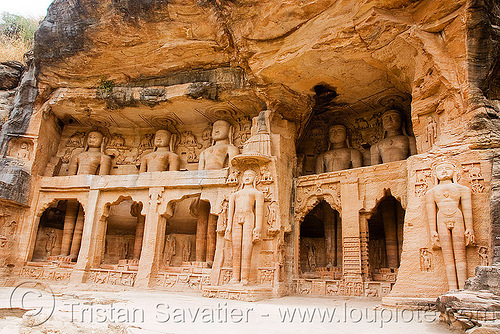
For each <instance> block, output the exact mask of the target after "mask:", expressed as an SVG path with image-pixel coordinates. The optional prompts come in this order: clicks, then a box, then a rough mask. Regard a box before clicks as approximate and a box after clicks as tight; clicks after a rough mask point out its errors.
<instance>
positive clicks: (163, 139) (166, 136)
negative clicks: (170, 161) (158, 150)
mask: <svg viewBox="0 0 500 334" xmlns="http://www.w3.org/2000/svg"><path fill="white" fill-rule="evenodd" d="M170 136H171V134H170V132H168V131H167V130H158V131H156V134H155V146H156V147H168V145H169V144H170Z"/></svg>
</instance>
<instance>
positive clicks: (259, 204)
mask: <svg viewBox="0 0 500 334" xmlns="http://www.w3.org/2000/svg"><path fill="white" fill-rule="evenodd" d="M263 221H264V194H263V193H261V192H260V191H259V192H257V194H256V195H255V229H254V231H253V241H258V240H260V238H261V233H262V223H263Z"/></svg>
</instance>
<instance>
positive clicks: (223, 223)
mask: <svg viewBox="0 0 500 334" xmlns="http://www.w3.org/2000/svg"><path fill="white" fill-rule="evenodd" d="M220 207H221V208H220V211H219V213H218V218H217V233H219V234H224V232H225V231H226V228H227V215H228V210H229V201H228V199H227V197H226V198H224V200H223V201H222V203H221V206H220Z"/></svg>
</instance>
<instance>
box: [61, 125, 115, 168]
mask: <svg viewBox="0 0 500 334" xmlns="http://www.w3.org/2000/svg"><path fill="white" fill-rule="evenodd" d="M86 146H87V147H86V148H85V150H84V151H83V152H82V153H80V154H78V155H76V156H75V157H73V158H72V159H71V161H70V163H69V167H68V175H82V174H91V175H108V174H109V171H110V169H111V157H110V156H108V155H106V154H104V136H103V134H102V133H101V132H99V131H92V132H90V133H89V135H88V137H87V145H86Z"/></svg>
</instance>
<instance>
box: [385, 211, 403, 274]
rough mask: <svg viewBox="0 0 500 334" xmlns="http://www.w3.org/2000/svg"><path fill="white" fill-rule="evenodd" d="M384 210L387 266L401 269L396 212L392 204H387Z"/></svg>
mask: <svg viewBox="0 0 500 334" xmlns="http://www.w3.org/2000/svg"><path fill="white" fill-rule="evenodd" d="M385 204H386V205H383V206H382V207H381V209H382V221H383V223H384V233H385V249H386V252H387V266H388V267H389V268H397V267H399V261H398V257H399V254H398V235H397V233H398V232H397V228H398V221H397V216H396V211H395V208H394V207H393V205H387V204H392V203H385Z"/></svg>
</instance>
